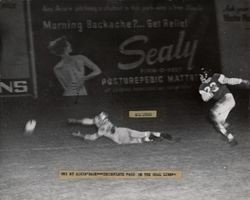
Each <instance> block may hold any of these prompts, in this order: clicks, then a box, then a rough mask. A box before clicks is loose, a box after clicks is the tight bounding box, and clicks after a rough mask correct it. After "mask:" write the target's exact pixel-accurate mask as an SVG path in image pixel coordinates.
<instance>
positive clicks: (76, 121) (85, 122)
mask: <svg viewBox="0 0 250 200" xmlns="http://www.w3.org/2000/svg"><path fill="white" fill-rule="evenodd" d="M68 123H69V124H82V125H94V124H95V122H94V119H92V118H83V119H74V118H69V119H68Z"/></svg>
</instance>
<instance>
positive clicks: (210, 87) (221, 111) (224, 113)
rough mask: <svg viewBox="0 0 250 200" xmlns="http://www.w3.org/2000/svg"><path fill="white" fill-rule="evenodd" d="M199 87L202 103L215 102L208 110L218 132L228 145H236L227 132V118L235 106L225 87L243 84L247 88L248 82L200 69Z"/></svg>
mask: <svg viewBox="0 0 250 200" xmlns="http://www.w3.org/2000/svg"><path fill="white" fill-rule="evenodd" d="M200 80H201V85H200V87H199V93H200V95H201V98H202V100H203V101H205V102H208V101H209V100H211V99H213V100H215V104H214V106H213V107H212V108H211V110H210V117H211V120H212V122H213V123H214V125H215V127H216V128H217V129H218V131H219V132H220V133H221V134H222V135H224V136H225V137H226V138H227V141H228V142H229V143H230V144H233V145H235V144H237V141H236V140H235V137H234V136H233V134H232V133H230V132H228V130H227V127H228V126H229V124H228V123H227V121H226V120H227V117H228V115H229V113H230V111H231V110H232V109H233V108H234V106H235V100H234V97H233V95H232V93H231V92H230V91H229V89H228V88H227V85H239V84H245V85H247V86H248V87H249V85H250V82H249V81H248V80H242V79H240V78H228V77H226V76H224V75H223V74H217V73H215V74H213V75H211V74H210V71H209V70H207V69H205V68H202V69H201V73H200Z"/></svg>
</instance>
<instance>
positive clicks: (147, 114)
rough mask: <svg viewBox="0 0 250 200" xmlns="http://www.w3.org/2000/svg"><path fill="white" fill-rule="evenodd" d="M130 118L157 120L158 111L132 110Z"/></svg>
mask: <svg viewBox="0 0 250 200" xmlns="http://www.w3.org/2000/svg"><path fill="white" fill-rule="evenodd" d="M129 117H130V118H156V117H157V110H136V111H135V110H130V111H129Z"/></svg>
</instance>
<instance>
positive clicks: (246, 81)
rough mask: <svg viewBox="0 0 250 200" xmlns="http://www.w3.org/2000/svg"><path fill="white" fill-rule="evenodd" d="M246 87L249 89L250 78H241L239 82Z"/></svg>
mask: <svg viewBox="0 0 250 200" xmlns="http://www.w3.org/2000/svg"><path fill="white" fill-rule="evenodd" d="M241 83H242V84H243V85H244V86H245V87H246V88H247V89H250V80H242V82H241Z"/></svg>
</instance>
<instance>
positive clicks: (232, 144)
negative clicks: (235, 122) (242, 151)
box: [228, 139, 238, 147]
mask: <svg viewBox="0 0 250 200" xmlns="http://www.w3.org/2000/svg"><path fill="white" fill-rule="evenodd" d="M228 143H229V144H230V146H231V147H233V146H236V145H237V144H238V142H237V140H236V139H233V140H231V141H229V142H228Z"/></svg>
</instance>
